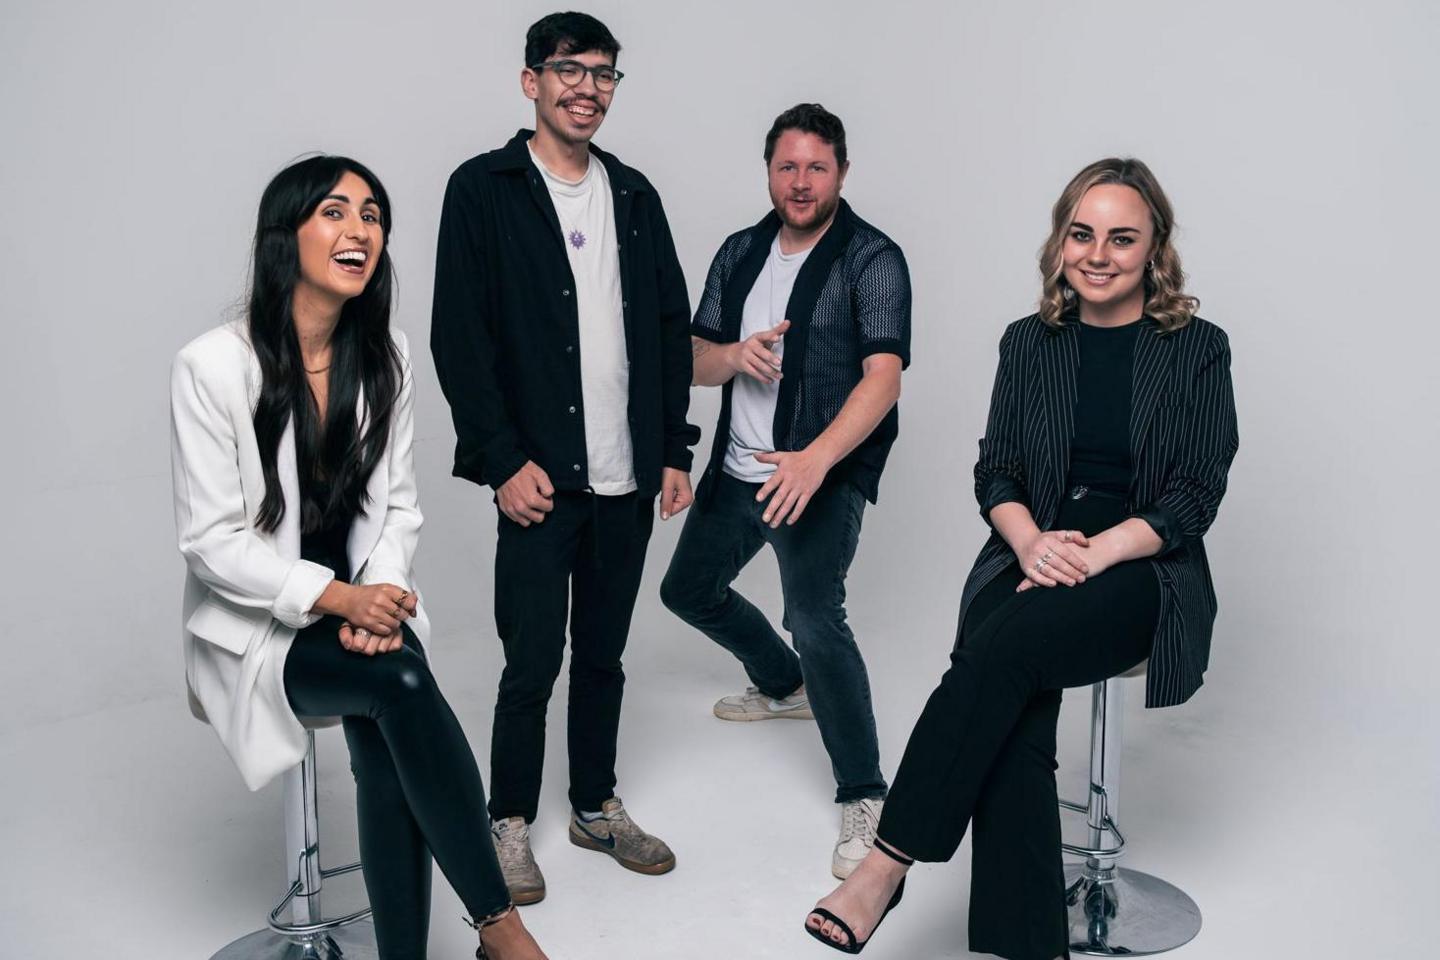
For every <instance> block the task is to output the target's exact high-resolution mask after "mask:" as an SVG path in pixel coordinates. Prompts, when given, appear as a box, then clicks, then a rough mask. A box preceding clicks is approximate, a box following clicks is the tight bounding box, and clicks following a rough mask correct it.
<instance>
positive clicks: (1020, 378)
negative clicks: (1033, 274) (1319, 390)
mask: <svg viewBox="0 0 1440 960" xmlns="http://www.w3.org/2000/svg"><path fill="white" fill-rule="evenodd" d="M1078 322H1079V321H1078V320H1075V319H1071V320H1068V321H1067V322H1066V323H1065V324H1064V325H1063V326H1061V327H1059V328H1053V327H1049V326H1047V325H1046V324H1045V323H1044V322H1043V321H1041V319H1040V317H1039V315H1038V314H1036V315H1033V316H1029V317H1025V318H1024V319H1022V320H1017V321H1015V322H1014V323H1012V324H1011V325H1010V326H1009V327H1008V328H1007V329H1006V331H1005V335H1004V336H1003V337H1002V338H1001V340H1000V366H999V369H998V371H997V372H996V374H995V387H994V390H993V392H992V394H991V398H990V417H989V421H988V422H987V424H986V426H985V437H984V438H983V439H982V440H981V441H980V459H979V461H978V462H977V463H976V464H975V496H976V498H977V499H978V500H979V501H980V513H981V515H982V516H983V517H985V520H986V522H987V523H988V522H989V518H990V510H991V508H992V507H994V506H995V505H996V504H1000V503H1004V502H1007V501H1019V502H1021V503H1024V504H1025V505H1026V506H1028V507H1029V508H1030V513H1031V514H1032V515H1033V516H1034V517H1035V522H1036V523H1037V524H1038V525H1039V526H1040V529H1042V530H1048V529H1050V527H1051V525H1052V524H1053V523H1054V521H1055V517H1056V515H1057V514H1058V513H1059V510H1060V501H1061V497H1062V496H1064V495H1065V493H1066V486H1065V481H1066V477H1067V475H1068V473H1069V470H1070V442H1071V438H1072V437H1073V435H1074V431H1075V392H1076V387H1075V381H1076V372H1077V371H1078V370H1079V367H1080V336H1079V330H1078V329H1076V325H1077V324H1078ZM1140 323H1141V324H1142V326H1141V329H1140V331H1139V336H1138V337H1137V339H1136V342H1135V366H1134V379H1133V385H1134V386H1133V393H1132V398H1131V411H1130V458H1131V463H1132V465H1133V468H1134V476H1133V477H1132V479H1131V482H1130V484H1131V485H1130V495H1129V498H1128V502H1127V503H1126V508H1127V509H1128V510H1129V511H1130V512H1131V515H1132V516H1137V517H1142V518H1144V519H1145V520H1146V521H1147V522H1149V524H1150V525H1151V526H1152V527H1153V528H1154V529H1155V532H1156V533H1157V534H1158V535H1159V536H1160V538H1161V540H1162V541H1163V545H1162V546H1161V548H1160V552H1159V553H1158V554H1156V555H1155V556H1154V557H1152V558H1151V563H1152V565H1153V566H1154V568H1155V574H1156V577H1157V578H1158V579H1159V581H1160V598H1161V599H1160V620H1159V624H1158V625H1157V627H1156V631H1155V644H1154V648H1153V650H1152V652H1151V654H1150V666H1149V670H1148V672H1147V680H1146V685H1145V705H1146V706H1147V707H1166V706H1171V705H1173V704H1177V703H1184V702H1185V701H1186V700H1188V699H1189V698H1190V696H1191V694H1193V693H1194V692H1195V691H1196V690H1197V689H1199V687H1200V684H1201V682H1202V678H1203V676H1204V673H1205V667H1206V664H1207V663H1208V661H1209V658H1210V632H1211V628H1212V626H1213V625H1214V622H1215V609H1216V606H1215V589H1214V587H1213V585H1212V584H1211V581H1210V566H1209V564H1208V563H1207V562H1206V559H1205V545H1204V543H1203V542H1202V540H1201V538H1202V537H1203V536H1204V535H1205V531H1206V530H1208V529H1209V528H1210V524H1211V523H1212V522H1213V521H1214V519H1215V512H1216V510H1217V508H1218V507H1219V506H1220V498H1221V497H1222V496H1223V495H1224V493H1225V479H1226V474H1227V473H1228V471H1229V469H1230V461H1231V460H1233V459H1234V458H1235V451H1236V449H1237V448H1238V447H1239V434H1238V429H1237V426H1236V420H1235V397H1234V393H1233V391H1232V389H1231V384H1230V344H1229V340H1228V339H1227V338H1226V336H1225V331H1223V330H1221V329H1220V328H1219V327H1217V326H1215V325H1214V324H1213V323H1209V322H1207V321H1205V320H1201V319H1200V318H1199V317H1196V318H1195V319H1193V320H1192V321H1191V322H1190V323H1189V324H1187V325H1186V326H1184V327H1182V328H1181V329H1179V330H1178V331H1175V332H1173V333H1169V334H1166V333H1163V332H1161V330H1160V327H1159V325H1157V324H1156V323H1155V322H1154V321H1152V320H1150V319H1148V318H1146V319H1143V320H1141V321H1140ZM1014 559H1015V556H1014V554H1013V553H1012V552H1011V550H1010V547H1009V546H1008V545H1007V544H1006V543H1005V541H1004V540H1003V539H1001V537H1000V535H999V534H998V533H994V532H992V533H991V535H990V539H989V540H987V541H986V543H985V546H984V547H982V548H981V550H980V556H979V557H978V558H976V560H975V566H974V568H973V569H972V570H971V571H970V576H969V578H968V579H967V580H966V581H965V590H964V593H963V595H962V597H961V600H960V622H961V623H962V624H963V623H964V622H965V613H966V611H967V610H968V609H969V606H970V602H971V601H972V600H973V599H974V598H975V594H976V593H978V592H979V591H980V589H981V588H983V587H984V586H985V585H986V584H987V583H989V582H990V581H991V580H993V579H994V578H995V576H996V575H997V574H999V573H1000V571H1002V570H1004V569H1005V568H1006V567H1007V566H1008V565H1009V564H1010V563H1012V562H1013V561H1014ZM1102 575H1103V574H1102Z"/></svg>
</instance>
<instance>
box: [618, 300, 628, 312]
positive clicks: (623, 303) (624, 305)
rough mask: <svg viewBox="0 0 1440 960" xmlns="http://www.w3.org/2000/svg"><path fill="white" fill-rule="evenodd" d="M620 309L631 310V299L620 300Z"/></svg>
mask: <svg viewBox="0 0 1440 960" xmlns="http://www.w3.org/2000/svg"><path fill="white" fill-rule="evenodd" d="M620 309H621V310H629V309H630V301H629V300H621V301H620Z"/></svg>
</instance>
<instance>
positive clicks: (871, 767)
mask: <svg viewBox="0 0 1440 960" xmlns="http://www.w3.org/2000/svg"><path fill="white" fill-rule="evenodd" d="M759 489H760V485H759V484H755V483H745V482H744V481H742V480H736V479H735V478H734V477H731V476H729V475H727V474H724V473H720V474H717V475H716V477H715V488H714V490H712V491H710V493H709V496H708V497H707V498H706V499H703V500H697V501H696V502H695V505H694V506H692V507H691V508H690V514H689V516H688V517H686V518H685V529H684V530H683V531H681V533H680V542H679V544H678V545H676V547H675V555H674V556H673V557H671V559H670V569H669V570H668V571H667V572H666V574H665V580H664V581H663V582H662V583H661V585H660V599H661V600H662V601H663V602H664V604H665V606H667V607H669V608H670V610H671V611H673V612H674V613H675V615H676V616H678V617H679V618H680V619H682V620H684V621H685V622H686V623H688V624H690V625H691V626H692V627H695V628H696V629H697V630H699V631H701V632H702V633H704V634H705V635H706V636H707V637H709V638H710V639H711V640H714V641H715V642H716V643H718V644H720V646H722V647H724V648H725V649H726V650H729V651H730V652H731V653H733V654H734V655H735V656H736V658H737V659H739V661H740V664H741V665H742V666H743V667H744V668H745V673H746V674H747V675H748V676H749V677H750V682H751V683H753V684H754V685H755V686H756V687H757V688H759V690H760V691H761V692H762V693H764V694H766V695H767V696H771V697H775V698H776V699H779V698H782V697H786V696H789V695H790V694H792V693H794V692H795V690H796V689H797V688H798V687H799V686H800V684H801V683H802V682H803V683H804V684H805V692H806V694H807V695H808V696H809V698H810V708H811V709H812V710H813V711H814V713H815V722H816V724H817V725H818V726H819V727H820V738H821V740H822V741H823V742H824V744H825V750H826V752H827V753H829V755H830V766H831V769H832V770H833V771H834V773H835V783H836V790H835V802H836V803H841V802H844V801H847V800H858V799H861V798H863V797H883V796H885V790H886V786H885V778H884V777H883V776H881V774H880V747H879V744H878V743H877V741H876V736H875V711H874V709H873V708H872V706H871V701H870V678H869V675H868V674H867V673H866V672H865V660H864V659H863V658H862V657H861V656H860V648H859V646H858V645H857V644H856V643H855V635H854V634H853V633H851V632H850V626H849V624H848V623H846V621H845V574H846V573H847V572H848V571H849V569H850V561H851V560H853V559H854V558H855V548H856V546H857V545H858V544H859V542H860V520H861V517H862V516H863V514H864V511H865V498H864V496H863V495H862V494H861V493H860V490H859V488H857V487H856V486H855V485H854V484H853V483H850V482H848V481H844V480H838V481H833V482H831V483H827V484H826V485H824V486H823V487H821V488H820V491H819V492H818V493H817V494H816V495H815V497H814V499H812V500H811V501H810V504H809V506H807V507H806V508H805V513H804V514H802V515H801V517H800V520H799V521H798V522H797V523H796V524H795V525H794V526H788V525H786V524H783V523H782V524H781V525H780V527H779V529H776V530H772V529H770V526H769V525H768V524H766V523H765V522H764V521H763V520H761V519H760V518H761V515H762V514H763V513H764V511H765V504H763V503H758V502H756V500H755V494H756V492H757V491H759ZM766 543H769V544H770V545H771V546H772V547H774V549H775V558H776V559H777V560H778V561H779V564H780V586H781V590H782V592H783V593H784V597H785V619H784V622H783V623H782V626H783V627H784V628H785V629H786V630H788V631H789V632H790V633H791V635H792V636H793V637H794V638H795V649H793V650H792V649H791V648H790V646H789V644H787V643H785V641H783V640H781V639H780V635H779V634H777V633H776V632H775V628H774V627H772V626H771V625H770V621H769V620H767V619H766V618H765V615H764V614H763V613H761V612H760V611H759V610H758V609H756V608H755V606H754V604H752V603H750V601H748V600H746V599H745V598H744V597H742V596H740V594H739V593H737V592H735V590H734V589H732V588H731V586H730V584H732V583H734V582H735V578H736V577H737V576H739V575H740V571H741V569H742V568H744V566H745V564H747V563H749V562H750V560H751V558H753V557H754V556H755V554H756V553H758V552H759V551H760V548H761V547H762V546H764V545H765V544H766ZM797 651H798V655H797Z"/></svg>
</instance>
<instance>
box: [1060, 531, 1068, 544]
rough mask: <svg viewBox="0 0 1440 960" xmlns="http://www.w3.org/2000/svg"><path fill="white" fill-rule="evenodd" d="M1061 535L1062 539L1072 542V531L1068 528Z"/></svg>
mask: <svg viewBox="0 0 1440 960" xmlns="http://www.w3.org/2000/svg"><path fill="white" fill-rule="evenodd" d="M1060 537H1061V539H1062V540H1063V541H1064V542H1066V543H1069V542H1070V531H1069V530H1066V531H1065V532H1064V533H1063V534H1061V535H1060Z"/></svg>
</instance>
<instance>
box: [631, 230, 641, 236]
mask: <svg viewBox="0 0 1440 960" xmlns="http://www.w3.org/2000/svg"><path fill="white" fill-rule="evenodd" d="M630 236H632V237H638V236H640V231H639V230H631V231H630Z"/></svg>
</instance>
